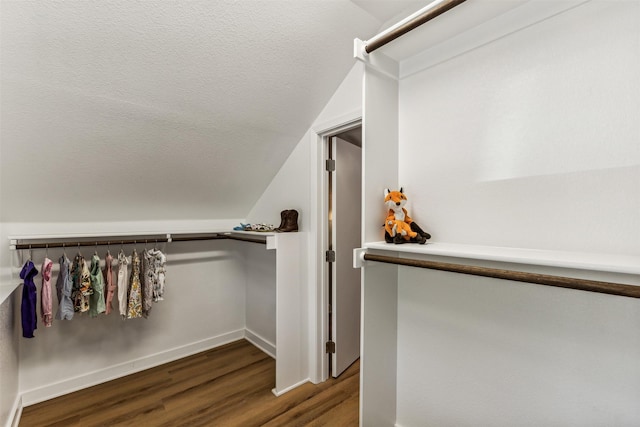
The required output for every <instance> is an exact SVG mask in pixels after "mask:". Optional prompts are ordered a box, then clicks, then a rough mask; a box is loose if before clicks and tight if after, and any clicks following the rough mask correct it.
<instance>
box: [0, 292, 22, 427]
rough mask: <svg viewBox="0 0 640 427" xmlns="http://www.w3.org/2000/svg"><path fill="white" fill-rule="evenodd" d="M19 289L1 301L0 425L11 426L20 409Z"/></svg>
mask: <svg viewBox="0 0 640 427" xmlns="http://www.w3.org/2000/svg"><path fill="white" fill-rule="evenodd" d="M17 294H18V291H16V292H15V293H14V294H12V295H11V296H10V297H9V298H7V299H5V300H4V301H2V303H0V425H1V426H10V425H11V423H12V422H13V419H14V416H15V415H16V414H15V411H16V410H17V409H18V407H19V406H20V405H19V399H20V397H19V396H20V393H19V375H18V372H19V366H18V364H19V360H18V334H17V332H18V330H17V328H16V321H17V319H18V317H17V315H16V312H17V311H19V307H18V306H17V305H16V303H17V301H18V298H17Z"/></svg>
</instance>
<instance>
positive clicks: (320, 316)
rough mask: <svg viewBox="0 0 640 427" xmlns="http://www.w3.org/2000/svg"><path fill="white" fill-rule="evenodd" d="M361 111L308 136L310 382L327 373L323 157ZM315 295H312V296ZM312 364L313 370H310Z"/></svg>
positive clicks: (358, 122)
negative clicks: (311, 241)
mask: <svg viewBox="0 0 640 427" xmlns="http://www.w3.org/2000/svg"><path fill="white" fill-rule="evenodd" d="M362 124H363V120H362V110H357V111H354V112H352V113H349V114H345V115H343V116H340V117H336V118H335V119H334V120H331V121H329V122H325V123H324V124H322V125H320V126H316V127H314V129H313V132H312V135H311V143H312V147H311V148H312V149H311V153H312V155H311V156H310V157H311V159H310V161H311V163H312V164H311V165H310V167H311V170H312V171H315V174H314V175H315V176H314V178H315V179H312V180H311V188H310V195H311V211H312V215H313V216H314V218H312V219H313V220H314V221H313V222H315V227H313V228H312V230H313V229H314V228H315V230H314V231H315V236H316V239H315V248H312V250H310V251H309V252H310V257H311V259H309V265H310V267H311V268H310V269H309V271H310V273H309V274H310V275H313V279H312V281H311V283H315V295H312V296H311V298H310V300H311V301H315V304H311V306H310V307H309V308H310V311H311V313H310V315H311V316H312V318H313V319H314V320H315V324H316V333H315V335H314V334H312V337H311V339H312V340H313V341H314V342H313V343H311V344H312V345H311V348H312V349H315V350H312V351H311V352H310V354H309V356H310V367H312V369H310V374H311V375H310V377H311V378H310V379H311V381H312V382H314V383H319V382H323V381H326V380H327V379H328V378H329V376H330V372H329V357H327V353H326V352H325V343H326V342H327V341H328V336H329V321H330V319H329V316H328V312H327V311H328V303H329V301H328V283H329V278H328V269H327V268H326V262H325V251H326V250H327V248H328V226H327V224H328V213H327V209H328V206H327V200H328V199H327V198H328V192H329V189H328V183H327V181H328V179H327V175H326V171H325V159H326V158H327V155H328V144H329V142H330V138H331V137H332V136H335V135H337V134H340V133H342V132H345V131H347V130H350V129H353V128H357V127H362ZM364 145H365V144H364V138H363V143H362V150H363V151H362V152H363V156H364V149H365V147H364ZM314 297H315V298H314ZM314 367H315V369H314Z"/></svg>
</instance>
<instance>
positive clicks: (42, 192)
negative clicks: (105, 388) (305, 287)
mask: <svg viewBox="0 0 640 427" xmlns="http://www.w3.org/2000/svg"><path fill="white" fill-rule="evenodd" d="M368 3H369V2H367V1H366V0H364V1H362V0H361V1H347V0H282V1H278V0H271V1H258V0H240V1H222V0H214V1H212V0H206V1H187V0H182V1H168V0H166V1H164V0H163V1H131V0H119V1H113V0H106V1H105V0H86V1H44V0H42V1H7V0H2V1H1V2H0V8H1V9H0V15H1V46H0V50H1V61H2V62H1V69H0V71H1V86H0V102H1V104H0V108H1V111H0V113H1V115H0V120H1V121H0V138H1V139H0V143H1V146H0V160H1V165H2V169H1V175H0V190H1V193H0V220H2V221H3V222H11V221H23V222H59V221H70V222H74V221H126V220H144V219H154V220H156V219H183V220H188V219H222V218H243V217H244V216H246V215H247V213H248V212H249V210H250V209H251V207H252V206H253V204H254V203H255V201H256V200H257V199H258V197H259V196H260V195H261V194H262V192H263V190H264V188H266V186H267V185H268V183H269V182H270V180H271V178H272V177H273V176H274V175H275V174H276V172H277V171H278V169H279V168H280V166H281V165H282V164H283V162H284V161H285V159H286V157H287V156H288V155H289V153H290V152H291V150H292V149H293V147H294V146H295V145H296V144H297V143H298V142H299V141H300V139H301V138H302V136H303V135H304V133H305V132H306V130H307V129H308V128H309V127H310V125H311V124H312V122H313V120H314V119H315V117H316V116H317V115H318V113H319V112H320V111H321V110H322V108H323V106H324V105H325V104H326V102H327V101H328V100H329V98H330V97H331V95H332V94H333V92H334V91H335V89H336V88H337V87H338V85H339V84H340V82H341V81H342V79H343V78H344V77H345V76H346V74H347V73H348V71H349V69H350V68H351V67H352V65H353V64H354V59H353V57H352V43H353V38H354V37H360V38H366V37H369V36H371V35H373V34H375V33H376V32H378V31H379V30H380V28H381V26H382V24H383V23H384V22H385V21H386V20H388V19H391V18H393V17H394V16H396V15H397V14H398V13H401V11H402V10H403V9H405V8H406V7H407V6H408V3H411V4H412V5H415V3H416V2H402V1H401V2H394V1H393V0H389V1H388V2H379V1H374V2H370V3H371V4H369V5H368ZM383 3H386V4H387V6H388V7H386V8H385V7H382V6H384V5H383ZM390 5H391V6H390ZM381 7H382V8H381Z"/></svg>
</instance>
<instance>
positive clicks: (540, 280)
mask: <svg viewBox="0 0 640 427" xmlns="http://www.w3.org/2000/svg"><path fill="white" fill-rule="evenodd" d="M364 259H365V260H366V261H376V262H383V263H387V264H396V265H404V266H408V267H419V268H427V269H430V270H440V271H449V272H452V273H460V274H470V275H473V276H483V277H491V278H494V279H503V280H512V281H515V282H525V283H534V284H537V285H544V286H555V287H559V288H568V289H576V290H580V291H588V292H599V293H603V294H610V295H619V296H623V297H630V298H640V286H635V285H627V284H622V283H611V282H599V281H596V280H587V279H578V278H574V277H563V276H552V275H548V274H538V273H528V272H523V271H514V270H502V269H498V268H488V267H478V266H472V265H464V264H452V263H445V262H436V261H426V260H418V259H407V258H398V257H391V256H385V255H375V254H368V253H367V254H364Z"/></svg>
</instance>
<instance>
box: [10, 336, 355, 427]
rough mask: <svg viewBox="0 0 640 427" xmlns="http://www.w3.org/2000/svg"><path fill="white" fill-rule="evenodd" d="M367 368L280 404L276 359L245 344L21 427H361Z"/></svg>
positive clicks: (92, 395) (83, 397)
mask: <svg viewBox="0 0 640 427" xmlns="http://www.w3.org/2000/svg"><path fill="white" fill-rule="evenodd" d="M359 378H360V374H359V361H357V362H356V363H354V364H353V365H352V366H351V367H350V368H349V369H347V371H345V372H344V373H343V374H342V375H341V376H340V377H339V378H338V379H329V380H328V381H326V382H324V383H321V384H317V385H315V384H311V383H308V384H304V385H302V386H300V387H298V388H296V389H294V390H292V391H290V392H288V393H285V394H284V395H282V396H280V397H275V396H274V395H273V393H272V392H271V389H272V388H273V387H274V386H275V360H273V359H272V358H271V357H269V356H268V355H266V354H265V353H263V352H262V351H260V350H259V349H257V348H256V347H254V346H253V345H252V344H250V343H249V342H247V341H245V340H241V341H236V342H234V343H231V344H227V345H225V346H222V347H218V348H216V349H213V350H209V351H205V352H202V353H198V354H196V355H193V356H190V357H187V358H184V359H181V360H177V361H175V362H171V363H168V364H165V365H162V366H158V367H156V368H152V369H148V370H145V371H142V372H139V373H136V374H132V375H128V376H126V377H123V378H119V379H116V380H113V381H110V382H107V383H104V384H100V385H97V386H94V387H90V388H88V389H84V390H81V391H78V392H75V393H71V394H67V395H65V396H61V397H58V398H56V399H52V400H48V401H46V402H42V403H39V404H36V405H32V406H28V407H26V408H24V410H23V412H22V418H21V420H20V427H32V426H37V427H42V426H65V427H67V426H82V427H88V426H133V425H135V426H223V427H227V426H229V427H232V426H243V427H245V426H270V427H275V426H332V427H343V426H344V427H350V426H357V425H358V393H359V381H360V380H359Z"/></svg>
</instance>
